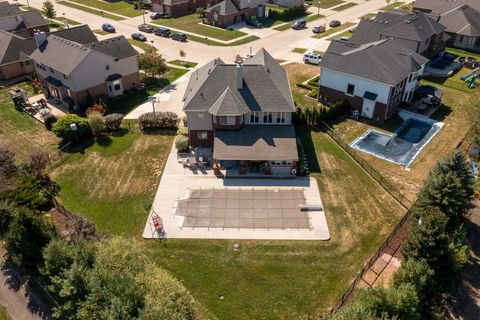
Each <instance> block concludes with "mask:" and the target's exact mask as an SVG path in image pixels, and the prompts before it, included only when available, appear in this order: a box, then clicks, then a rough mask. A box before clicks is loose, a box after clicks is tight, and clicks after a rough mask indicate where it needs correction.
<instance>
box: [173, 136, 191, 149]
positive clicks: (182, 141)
mask: <svg viewBox="0 0 480 320" xmlns="http://www.w3.org/2000/svg"><path fill="white" fill-rule="evenodd" d="M175 148H177V151H179V152H181V151H188V137H186V136H184V135H178V136H177V137H176V138H175Z"/></svg>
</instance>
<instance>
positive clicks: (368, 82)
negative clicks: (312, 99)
mask: <svg viewBox="0 0 480 320" xmlns="http://www.w3.org/2000/svg"><path fill="white" fill-rule="evenodd" d="M427 62H428V59H427V58H425V57H423V56H421V55H419V54H417V53H415V52H411V51H410V50H409V49H407V48H405V47H404V46H401V45H399V44H398V43H397V42H396V41H394V40H393V39H392V38H387V39H383V40H380V41H376V42H372V43H367V44H362V45H359V44H352V43H349V42H342V41H332V42H331V43H330V46H329V47H328V49H327V52H325V55H324V56H323V59H322V61H321V62H320V67H321V73H320V80H319V99H320V100H321V101H326V102H335V101H338V100H342V99H346V100H348V102H349V103H350V105H351V106H352V108H353V109H356V110H358V111H359V112H360V114H361V115H362V116H363V117H366V118H370V119H376V120H380V121H383V120H386V119H388V118H390V117H391V116H392V115H393V114H394V113H395V112H396V111H397V110H398V108H399V106H400V104H401V103H402V102H403V101H406V102H410V101H411V100H412V97H413V93H414V91H415V89H416V88H417V87H418V82H419V77H421V76H422V74H423V69H424V66H425V64H426V63H427Z"/></svg>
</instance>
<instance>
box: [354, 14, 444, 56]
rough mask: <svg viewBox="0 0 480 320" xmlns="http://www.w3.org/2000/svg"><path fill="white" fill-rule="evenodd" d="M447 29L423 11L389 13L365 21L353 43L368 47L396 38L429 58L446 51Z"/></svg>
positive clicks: (361, 23)
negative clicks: (366, 44)
mask: <svg viewBox="0 0 480 320" xmlns="http://www.w3.org/2000/svg"><path fill="white" fill-rule="evenodd" d="M444 31H445V27H444V26H442V25H441V24H440V23H438V22H437V21H435V20H433V19H432V18H430V17H429V16H428V15H427V14H425V13H423V12H418V11H414V12H406V11H402V10H388V11H385V12H379V13H378V14H377V15H376V16H375V17H374V18H371V19H362V20H361V21H360V23H359V24H358V26H357V27H356V28H355V32H354V33H353V35H352V37H351V38H350V40H349V42H352V43H356V44H365V43H370V42H374V41H377V40H381V39H386V38H392V39H394V40H395V41H396V42H398V43H399V44H401V45H402V46H405V47H406V48H408V49H409V50H410V51H412V52H416V53H418V54H421V55H423V56H425V57H427V58H430V57H434V56H436V55H438V53H439V52H441V51H443V50H445V45H446V41H447V40H448V38H449V37H448V36H447V35H446V34H445V32H444Z"/></svg>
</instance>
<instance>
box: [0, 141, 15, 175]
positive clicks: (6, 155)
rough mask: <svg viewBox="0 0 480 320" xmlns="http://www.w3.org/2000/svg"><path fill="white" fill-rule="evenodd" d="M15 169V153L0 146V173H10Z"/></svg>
mask: <svg viewBox="0 0 480 320" xmlns="http://www.w3.org/2000/svg"><path fill="white" fill-rule="evenodd" d="M16 170H17V166H16V165H15V155H14V154H13V152H11V151H10V150H8V149H5V148H2V147H0V173H1V174H10V173H12V172H15V171H16Z"/></svg>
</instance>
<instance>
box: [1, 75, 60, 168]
mask: <svg viewBox="0 0 480 320" xmlns="http://www.w3.org/2000/svg"><path fill="white" fill-rule="evenodd" d="M16 86H18V87H21V88H22V89H24V90H26V91H28V92H29V94H30V95H31V94H32V89H31V86H30V85H29V84H27V83H26V82H23V83H20V84H17V85H16ZM11 88H12V87H8V88H2V89H0V146H3V147H6V148H8V149H9V150H11V151H13V152H14V153H15V155H16V158H17V159H19V160H25V159H26V158H27V157H28V155H29V154H30V152H31V151H34V150H39V151H44V152H47V153H48V154H49V155H50V158H51V160H52V161H53V162H55V161H56V160H58V152H57V146H58V142H59V140H58V139H57V137H55V135H54V134H53V133H51V132H49V131H47V130H46V129H45V126H44V125H43V124H42V123H40V122H39V121H37V120H35V119H33V118H32V117H30V116H29V115H28V114H26V113H24V112H21V111H18V110H16V109H15V107H14V105H13V102H12V100H11V98H10V94H9V93H8V92H9V90H10V89H11Z"/></svg>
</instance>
